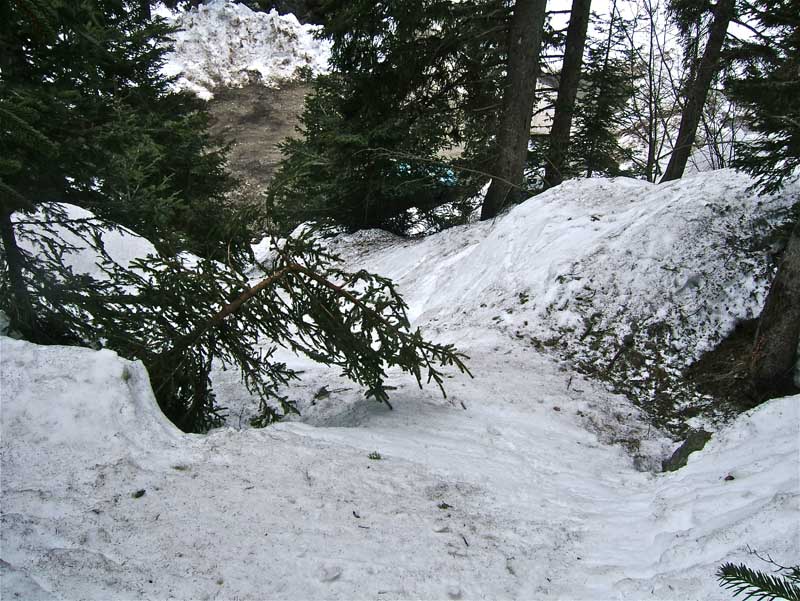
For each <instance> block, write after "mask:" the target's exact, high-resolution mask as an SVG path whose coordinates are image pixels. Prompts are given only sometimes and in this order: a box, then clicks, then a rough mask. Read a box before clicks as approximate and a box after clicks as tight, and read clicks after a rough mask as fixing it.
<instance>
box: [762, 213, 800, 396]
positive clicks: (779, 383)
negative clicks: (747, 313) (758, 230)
mask: <svg viewBox="0 0 800 601" xmlns="http://www.w3.org/2000/svg"><path fill="white" fill-rule="evenodd" d="M798 343H800V222H798V223H797V224H795V226H794V230H793V231H792V234H791V236H790V237H789V244H788V245H787V247H786V252H785V254H784V257H783V260H782V261H781V264H780V266H779V267H778V273H777V275H776V276H775V280H774V281H773V282H772V286H771V287H770V290H769V294H768V295H767V301H766V303H764V309H763V310H762V311H761V317H760V318H759V321H758V331H757V332H756V339H755V342H754V343H753V353H752V356H751V358H750V377H751V379H752V382H753V385H754V386H755V389H756V391H757V392H758V393H760V395H762V396H765V397H766V396H769V394H770V393H772V392H782V391H786V390H790V389H791V387H792V377H793V373H792V372H793V369H794V366H795V363H796V361H797V359H798V357H797V347H798Z"/></svg>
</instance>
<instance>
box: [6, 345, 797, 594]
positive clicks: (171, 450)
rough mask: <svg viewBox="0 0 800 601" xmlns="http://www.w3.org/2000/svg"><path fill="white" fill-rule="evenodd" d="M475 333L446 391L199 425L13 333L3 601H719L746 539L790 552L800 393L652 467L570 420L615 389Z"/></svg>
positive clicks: (71, 353) (115, 376)
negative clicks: (269, 420) (182, 426)
mask: <svg viewBox="0 0 800 601" xmlns="http://www.w3.org/2000/svg"><path fill="white" fill-rule="evenodd" d="M478 338H479V339H469V336H468V335H467V336H466V337H465V338H462V343H464V344H465V345H466V346H467V347H468V348H469V349H470V350H471V351H472V353H473V367H474V369H475V372H476V373H477V374H482V375H479V376H478V377H477V379H476V380H475V381H474V382H473V381H468V380H453V381H452V382H451V384H450V388H451V392H452V393H453V394H452V399H453V402H452V403H448V402H444V401H442V400H440V399H437V397H436V396H435V395H434V394H433V393H431V392H424V393H420V392H418V391H417V390H415V389H414V388H415V387H414V385H413V383H412V382H410V381H408V380H403V381H402V382H400V384H401V386H400V390H399V391H397V395H396V396H395V398H394V401H395V407H396V409H395V411H388V410H387V409H385V408H384V407H382V406H381V405H378V404H376V403H371V404H366V403H365V402H364V401H360V403H361V406H360V407H358V408H357V409H356V405H355V401H354V399H353V398H350V399H347V400H349V401H350V402H349V403H348V402H344V403H341V405H340V407H339V410H340V411H344V412H345V413H346V412H347V411H350V412H351V413H354V414H355V413H357V414H358V418H357V419H354V420H352V421H350V422H349V424H348V423H347V420H346V419H343V420H342V421H341V422H340V425H339V426H338V427H333V426H327V427H320V426H316V427H315V426H311V425H308V424H303V423H283V424H279V425H277V426H274V427H271V428H267V429H265V430H234V429H222V430H217V431H215V432H213V433H211V434H210V435H208V436H198V435H186V434H182V433H180V432H178V431H177V430H176V429H175V428H174V427H173V426H171V425H170V424H169V423H168V422H167V421H166V420H165V419H164V418H163V417H162V416H161V415H160V414H159V412H158V410H157V408H156V404H155V400H154V398H153V395H152V392H151V391H150V389H149V386H148V385H147V380H146V374H145V372H144V369H143V368H142V366H141V365H140V364H138V363H130V362H127V361H124V360H121V359H119V358H118V357H116V356H115V355H114V353H112V352H109V351H92V350H88V349H76V348H67V347H37V346H35V345H32V344H29V343H26V342H20V341H15V340H11V339H8V338H3V339H2V341H1V342H2V346H1V347H0V350H1V351H2V353H3V362H2V378H3V406H2V411H3V415H2V427H3V432H2V433H3V437H2V442H1V443H0V448H2V461H3V465H2V468H3V470H2V491H3V518H2V531H1V533H2V543H3V545H2V546H3V561H4V562H5V563H3V564H2V565H1V566H0V568H2V569H3V579H2V587H3V589H2V595H3V598H12V597H13V595H14V594H15V593H19V594H20V595H22V596H23V598H31V597H34V598H66V599H77V598H84V599H108V598H153V599H167V598H178V599H187V598H193V599H200V598H205V599H210V598H228V599H233V598H238V599H255V598H259V599H263V598H286V599H306V598H344V599H353V598H387V597H392V598H398V597H400V598H465V599H470V598H481V597H489V598H571V599H598V598H604V599H607V598H656V599H670V598H707V599H723V598H727V594H725V593H724V591H722V590H721V589H719V588H717V585H716V583H715V580H714V577H713V572H714V570H715V569H716V566H717V565H718V564H719V563H720V562H722V561H727V560H731V561H740V560H751V559H752V558H749V557H748V556H747V554H746V552H745V546H746V545H747V544H750V545H753V546H755V547H756V548H758V549H761V550H763V551H769V552H770V553H771V554H772V556H773V557H774V558H775V559H776V560H778V561H781V560H782V561H784V562H788V561H791V560H792V558H794V557H796V555H797V552H798V546H797V541H798V534H799V533H798V525H797V520H796V516H797V510H798V487H799V486H800V482H798V476H797V469H796V460H797V454H798V450H799V449H798V431H797V430H798V426H797V424H798V417H800V416H798V407H800V404H799V403H800V396H798V397H793V398H786V399H777V400H774V401H770V402H769V403H767V404H765V405H763V406H761V407H759V408H758V409H756V410H753V411H751V412H750V413H749V414H745V415H742V416H740V418H739V419H737V420H736V421H735V422H734V423H733V424H731V425H730V426H729V427H728V428H726V429H724V430H723V431H721V432H719V433H718V434H717V435H716V437H715V438H714V439H713V440H712V442H711V443H709V446H708V447H707V448H706V450H705V451H703V452H702V453H699V454H695V455H693V456H692V457H691V458H690V462H689V465H688V466H687V467H686V468H684V469H683V470H681V471H679V472H674V473H668V474H659V475H653V474H651V473H648V472H640V471H637V470H636V469H635V468H634V466H633V463H632V461H631V459H630V457H629V456H628V455H627V454H626V453H625V452H623V450H622V448H621V447H620V446H618V445H609V444H606V443H604V442H603V441H602V440H601V439H600V438H599V437H598V436H597V435H596V434H594V433H593V432H591V431H589V430H588V429H587V428H586V427H585V423H584V421H583V419H584V418H582V417H581V416H580V415H579V413H578V412H581V413H583V414H584V415H586V414H587V413H590V412H596V415H601V413H600V412H599V411H600V409H601V408H602V407H603V406H605V405H607V404H611V405H616V406H617V408H618V409H622V408H624V407H625V402H624V400H622V399H620V398H618V397H614V396H613V395H609V394H608V393H606V392H604V391H603V390H601V389H599V388H598V387H597V386H596V385H593V384H592V383H590V382H587V381H583V380H580V379H578V381H576V382H574V383H573V386H572V387H571V388H569V389H567V387H566V385H565V384H566V379H567V374H566V373H564V372H561V371H560V370H559V369H558V367H557V366H556V365H555V364H554V363H553V362H552V361H550V360H548V359H547V358H546V357H544V356H542V355H540V354H538V353H535V352H533V351H531V350H529V349H525V348H520V347H519V346H518V345H514V344H512V345H507V344H506V343H505V340H504V338H503V337H501V336H499V335H498V336H496V337H495V338H494V339H492V338H491V337H487V336H484V335H483V334H481V335H480V336H479V337H478ZM498 345H503V346H502V347H500V348H497V346H498ZM350 396H351V397H354V396H355V395H352V394H351V395H350ZM462 403H463V405H464V406H465V407H466V408H467V409H466V410H464V409H463V408H462V406H461V404H462ZM556 408H558V410H555V409H556ZM343 417H345V416H343ZM622 418H623V420H625V419H631V418H627V417H626V416H624V415H623V416H622ZM634 421H635V419H634ZM345 424H347V425H349V427H345ZM609 424H610V422H609V423H607V424H606V425H609ZM376 451H377V452H378V453H379V454H380V455H381V457H382V458H381V459H380V460H373V459H370V458H369V457H368V456H369V455H370V454H371V453H373V452H376ZM728 474H730V475H732V476H734V478H735V479H734V480H732V481H727V480H725V477H726V476H728ZM141 491H144V492H143V493H142V492H141ZM40 591H45V593H44V594H40Z"/></svg>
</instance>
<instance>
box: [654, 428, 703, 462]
mask: <svg viewBox="0 0 800 601" xmlns="http://www.w3.org/2000/svg"><path fill="white" fill-rule="evenodd" d="M710 439H711V433H710V432H706V431H705V430H694V431H693V432H692V433H691V434H689V437H688V438H687V439H686V440H685V441H683V444H681V446H679V447H678V448H677V449H675V452H674V453H673V454H672V457H670V458H669V459H666V460H664V461H663V462H662V463H661V469H662V470H663V471H665V472H674V471H676V470H678V469H680V468H682V467H683V466H684V465H686V462H687V461H688V459H689V455H691V454H692V453H694V452H695V451H699V450H701V449H702V448H703V447H705V446H706V443H707V442H708V441H709V440H710Z"/></svg>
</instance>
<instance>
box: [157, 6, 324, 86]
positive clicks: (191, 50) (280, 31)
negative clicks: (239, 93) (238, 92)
mask: <svg viewBox="0 0 800 601" xmlns="http://www.w3.org/2000/svg"><path fill="white" fill-rule="evenodd" d="M165 14H166V15H167V16H168V17H169V20H171V21H173V22H174V24H175V25H176V26H177V27H179V28H180V29H181V30H180V31H178V32H177V33H176V34H175V36H174V41H175V47H174V50H173V51H172V52H170V53H168V54H167V56H166V57H165V58H166V63H165V65H164V67H163V69H162V72H163V73H164V74H165V75H167V76H169V77H172V76H179V77H178V80H177V82H176V83H177V85H178V87H180V88H185V89H188V90H190V91H192V92H194V93H196V94H197V95H198V96H200V97H201V98H203V99H205V100H208V99H210V98H212V97H213V89H214V88H215V87H217V86H227V87H239V86H243V85H245V84H247V83H251V82H261V83H263V84H265V85H269V86H274V85H277V84H279V83H280V82H281V81H285V80H289V79H294V78H296V77H297V76H298V70H299V69H301V68H307V69H309V70H310V72H311V73H313V74H316V73H322V72H325V71H327V69H328V57H329V56H330V43H329V42H327V41H325V40H318V39H315V38H314V33H315V32H316V31H317V30H318V29H319V28H318V27H317V26H314V25H301V24H300V23H299V22H298V21H297V18H296V17H295V16H294V15H279V14H278V13H277V12H276V11H275V10H271V11H270V12H268V13H263V12H255V11H252V10H250V9H249V8H248V7H246V6H244V5H243V4H238V3H235V2H230V1H229V0H212V1H211V2H209V3H208V4H201V5H200V6H198V7H196V8H193V9H191V10H189V11H186V12H181V13H176V14H175V15H173V14H171V13H169V12H166V13H165Z"/></svg>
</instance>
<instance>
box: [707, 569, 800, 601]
mask: <svg viewBox="0 0 800 601" xmlns="http://www.w3.org/2000/svg"><path fill="white" fill-rule="evenodd" d="M717 580H718V581H719V585H720V586H721V587H722V588H725V589H729V590H731V591H733V596H734V597H736V596H738V595H744V598H745V599H788V600H789V601H800V566H794V567H791V568H786V567H782V566H779V571H778V574H777V575H772V574H765V573H764V572H759V571H756V570H753V569H751V568H748V567H747V566H746V565H744V564H739V565H735V564H732V563H726V564H723V565H722V566H720V568H719V570H717Z"/></svg>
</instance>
